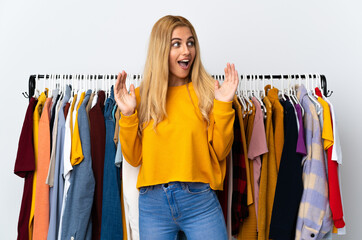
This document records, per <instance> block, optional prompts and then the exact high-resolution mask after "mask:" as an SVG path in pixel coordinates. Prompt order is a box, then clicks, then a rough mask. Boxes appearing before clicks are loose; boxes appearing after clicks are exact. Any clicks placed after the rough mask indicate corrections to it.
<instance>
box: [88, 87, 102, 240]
mask: <svg viewBox="0 0 362 240" xmlns="http://www.w3.org/2000/svg"><path fill="white" fill-rule="evenodd" d="M97 95H98V97H97V103H96V105H95V106H94V107H93V108H91V110H89V121H90V128H91V131H90V138H91V155H92V169H93V174H94V179H95V182H96V184H95V189H94V200H93V207H92V224H93V226H92V239H94V240H99V239H100V238H101V222H102V195H103V169H104V156H105V146H106V126H105V123H104V115H103V109H104V100H105V94H104V91H99V92H98V94H97Z"/></svg>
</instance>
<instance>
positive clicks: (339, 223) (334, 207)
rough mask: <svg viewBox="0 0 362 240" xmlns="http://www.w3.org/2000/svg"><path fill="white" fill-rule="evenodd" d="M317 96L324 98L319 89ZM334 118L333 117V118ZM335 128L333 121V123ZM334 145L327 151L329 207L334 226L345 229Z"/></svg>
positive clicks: (317, 89) (316, 90) (316, 89)
mask: <svg viewBox="0 0 362 240" xmlns="http://www.w3.org/2000/svg"><path fill="white" fill-rule="evenodd" d="M315 92H316V94H317V96H319V97H322V93H321V91H320V90H319V88H317V87H316V88H315ZM331 118H332V116H331ZM332 128H333V121H332ZM332 150H333V145H332V146H331V147H330V148H328V149H327V162H328V190H329V205H330V207H331V211H332V217H333V221H334V226H335V227H336V228H343V227H344V226H345V225H346V224H345V222H344V220H343V208H342V198H341V192H340V189H339V178H338V162H337V161H334V160H332Z"/></svg>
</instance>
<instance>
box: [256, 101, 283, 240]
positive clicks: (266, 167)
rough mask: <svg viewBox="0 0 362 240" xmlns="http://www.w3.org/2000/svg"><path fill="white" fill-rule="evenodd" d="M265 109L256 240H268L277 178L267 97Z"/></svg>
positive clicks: (271, 120) (270, 110) (271, 112)
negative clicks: (264, 150) (266, 148)
mask: <svg viewBox="0 0 362 240" xmlns="http://www.w3.org/2000/svg"><path fill="white" fill-rule="evenodd" d="M263 102H264V105H265V107H266V110H267V113H266V116H267V117H266V122H265V134H266V140H267V146H268V152H267V153H265V154H264V155H263V157H262V165H261V169H262V171H261V176H260V188H259V209H258V240H265V239H269V229H270V222H271V216H272V211H273V204H274V195H275V188H276V185H277V178H278V167H277V161H276V157H275V146H274V131H273V118H272V117H273V115H272V114H273V110H272V104H271V102H270V101H269V98H268V97H264V99H263Z"/></svg>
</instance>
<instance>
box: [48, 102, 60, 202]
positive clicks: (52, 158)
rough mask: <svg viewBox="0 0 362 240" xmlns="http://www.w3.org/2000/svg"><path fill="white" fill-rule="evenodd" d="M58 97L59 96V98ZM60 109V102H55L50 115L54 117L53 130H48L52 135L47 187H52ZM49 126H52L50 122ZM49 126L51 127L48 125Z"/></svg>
mask: <svg viewBox="0 0 362 240" xmlns="http://www.w3.org/2000/svg"><path fill="white" fill-rule="evenodd" d="M59 97H60V96H59ZM60 107H61V100H60V101H57V103H56V107H55V111H54V113H53V115H52V117H53V116H54V120H53V121H54V123H53V124H54V126H53V129H52V128H50V133H51V134H52V135H51V137H50V139H51V154H50V163H49V169H48V176H47V179H46V183H47V184H48V185H49V187H53V185H54V172H55V154H56V145H57V134H58V115H59V109H60ZM50 124H52V123H51V122H50ZM50 126H51V125H50ZM51 191H52V190H51V189H49V194H50V195H51V193H50V192H51Z"/></svg>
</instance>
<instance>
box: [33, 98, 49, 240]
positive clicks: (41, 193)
mask: <svg viewBox="0 0 362 240" xmlns="http://www.w3.org/2000/svg"><path fill="white" fill-rule="evenodd" d="M51 101H52V99H51V98H47V99H46V101H45V104H44V108H43V111H42V114H41V117H40V120H39V142H38V149H39V150H38V164H37V181H36V192H35V206H34V230H33V239H46V238H47V235H48V228H49V185H47V184H46V178H47V175H48V167H49V161H50V110H51V109H50V105H51Z"/></svg>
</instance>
